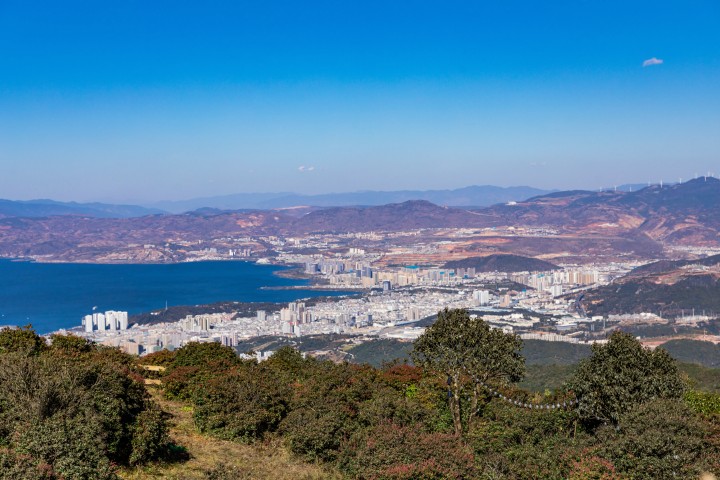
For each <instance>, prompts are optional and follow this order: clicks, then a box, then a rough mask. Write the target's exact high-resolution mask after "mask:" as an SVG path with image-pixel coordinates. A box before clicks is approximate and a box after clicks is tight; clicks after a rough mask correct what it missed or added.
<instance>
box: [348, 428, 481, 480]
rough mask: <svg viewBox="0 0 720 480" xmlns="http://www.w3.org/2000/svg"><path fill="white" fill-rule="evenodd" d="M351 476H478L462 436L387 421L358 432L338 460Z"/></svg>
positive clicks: (402, 477)
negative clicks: (424, 430) (427, 430)
mask: <svg viewBox="0 0 720 480" xmlns="http://www.w3.org/2000/svg"><path fill="white" fill-rule="evenodd" d="M338 463H339V466H340V468H341V469H342V470H343V471H344V472H345V473H347V474H348V475H350V476H353V477H358V478H367V479H398V480H399V479H411V478H412V479H416V478H417V479H434V478H438V479H439V478H443V479H453V478H455V479H459V478H476V477H477V474H478V472H477V470H476V468H475V462H474V458H473V453H472V450H471V449H470V447H469V446H467V445H466V444H465V443H464V442H463V441H462V440H461V438H459V437H457V436H454V435H449V434H439V433H435V434H428V433H424V432H422V431H420V430H418V429H416V428H412V427H402V426H399V425H393V424H391V423H384V424H382V425H379V426H377V427H375V428H371V429H367V430H364V431H360V432H358V433H356V434H355V435H354V436H353V437H352V438H351V439H350V441H349V442H348V444H347V445H346V446H345V447H344V448H343V450H342V453H341V455H340V458H339V460H338Z"/></svg>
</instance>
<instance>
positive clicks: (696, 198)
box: [0, 177, 720, 261]
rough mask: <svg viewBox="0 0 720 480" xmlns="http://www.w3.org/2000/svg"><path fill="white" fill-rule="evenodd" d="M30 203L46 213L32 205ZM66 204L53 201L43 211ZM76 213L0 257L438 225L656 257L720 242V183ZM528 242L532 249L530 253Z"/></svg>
mask: <svg viewBox="0 0 720 480" xmlns="http://www.w3.org/2000/svg"><path fill="white" fill-rule="evenodd" d="M27 204H30V205H29V206H28V205H27ZM90 205H94V204H90ZM71 206H72V205H71ZM23 207H24V208H30V209H39V208H40V207H38V206H37V205H34V204H32V202H26V204H25V205H23ZM66 207H67V205H60V206H57V205H53V204H52V203H51V204H48V205H43V206H42V208H48V209H49V208H56V209H60V208H66ZM82 208H86V205H84V206H82ZM88 208H89V207H88ZM71 210H72V211H73V214H71V215H55V216H48V217H43V218H32V217H31V216H30V215H23V216H10V215H7V213H6V214H5V218H0V255H2V256H12V255H14V256H29V255H55V254H57V253H58V252H63V251H68V250H69V249H74V250H75V251H80V250H82V251H83V252H85V253H87V257H82V258H87V259H88V261H91V259H92V258H95V256H96V255H97V253H96V252H102V251H108V249H112V248H117V247H118V246H119V245H126V244H137V245H143V244H164V243H165V242H167V241H168V239H182V240H185V241H190V240H192V241H195V240H212V239H214V238H220V237H227V236H230V235H241V236H254V235H286V236H290V235H302V234H308V233H314V232H330V233H348V232H371V231H387V232H392V231H406V230H416V229H436V228H439V229H442V228H470V229H483V228H485V229H489V232H492V229H493V228H498V227H507V228H511V227H512V228H516V229H520V230H516V231H518V232H521V231H523V230H522V229H523V228H528V227H530V228H538V229H540V230H541V231H542V230H543V229H550V231H554V232H555V233H551V234H550V235H540V236H537V235H522V234H521V235H515V236H511V237H507V238H503V239H498V240H496V241H495V242H496V243H495V244H496V245H500V244H502V245H503V248H502V249H500V250H498V251H501V252H503V253H518V254H521V255H526V256H535V255H537V254H541V253H553V254H554V253H558V254H562V253H563V252H568V251H569V250H568V248H567V247H568V246H572V249H571V250H572V251H575V252H581V251H584V253H585V254H586V255H589V256H592V255H593V254H594V253H602V252H608V251H612V250H615V251H622V252H627V253H629V254H632V255H635V256H638V257H643V256H644V257H650V258H657V255H659V254H661V253H662V250H663V248H662V246H663V245H678V246H689V245H690V246H718V245H720V180H717V179H715V178H710V177H708V178H700V179H695V180H691V181H689V182H685V183H682V184H676V185H671V186H662V187H661V186H659V185H653V186H650V187H646V188H644V189H641V190H639V191H632V192H631V191H627V192H623V191H614V190H613V191H603V192H591V191H582V190H576V191H566V192H554V193H549V194H546V195H541V196H536V197H532V198H529V199H527V200H523V201H514V202H508V203H505V204H496V205H493V206H490V207H473V208H460V207H451V206H438V205H436V204H433V203H430V202H428V201H425V200H411V201H405V202H401V203H391V204H386V205H379V206H365V207H357V206H354V207H352V206H344V207H343V206H341V207H328V208H323V207H312V208H293V209H276V210H236V211H223V210H218V209H212V208H205V209H200V210H197V211H194V212H190V213H185V214H176V215H172V214H156V215H145V216H142V217H131V216H130V215H127V216H128V217H129V218H111V216H110V214H109V213H107V211H103V210H102V209H96V210H95V211H93V212H92V214H89V215H87V214H83V213H82V210H81V209H80V208H78V209H74V210H73V209H71ZM5 211H6V212H7V211H8V210H5ZM35 211H37V210H35ZM98 212H99V213H98ZM115 215H117V212H115ZM97 217H100V218H97ZM489 232H486V234H489ZM497 242H500V243H497ZM543 242H544V243H543ZM593 242H594V243H593ZM541 244H542V245H541ZM531 245H532V246H533V248H525V247H528V246H531ZM594 245H595V246H597V249H595V247H594ZM538 246H540V247H538ZM85 253H83V255H85ZM73 258H78V257H77V255H74V256H73Z"/></svg>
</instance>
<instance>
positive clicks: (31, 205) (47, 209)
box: [0, 199, 163, 218]
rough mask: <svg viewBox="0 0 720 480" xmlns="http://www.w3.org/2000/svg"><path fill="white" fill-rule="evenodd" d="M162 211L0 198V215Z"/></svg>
mask: <svg viewBox="0 0 720 480" xmlns="http://www.w3.org/2000/svg"><path fill="white" fill-rule="evenodd" d="M156 213H163V211H162V210H158V209H156V208H147V207H141V206H138V205H114V204H109V203H76V202H57V201H55V200H44V199H43V200H3V199H0V217H27V218H37V217H50V216H53V215H78V216H86V217H97V218H131V217H142V216H144V215H153V214H156Z"/></svg>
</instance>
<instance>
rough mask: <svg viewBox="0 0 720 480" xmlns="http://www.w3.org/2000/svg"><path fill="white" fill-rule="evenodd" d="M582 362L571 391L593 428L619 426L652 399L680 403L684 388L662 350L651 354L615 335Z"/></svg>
mask: <svg viewBox="0 0 720 480" xmlns="http://www.w3.org/2000/svg"><path fill="white" fill-rule="evenodd" d="M592 352H593V354H592V356H591V357H589V358H587V359H585V360H583V361H582V362H580V365H579V367H578V369H577V371H576V372H575V375H574V377H573V379H572V380H571V381H570V383H569V385H568V388H570V389H572V390H573V391H574V392H575V394H576V395H577V396H578V397H579V398H580V404H579V408H578V413H579V415H580V418H581V419H582V420H583V421H585V422H586V423H588V424H590V425H599V424H604V423H610V424H613V425H616V424H617V423H618V422H619V421H620V417H621V416H622V414H623V413H624V412H626V411H628V410H630V409H631V408H633V407H634V406H636V405H638V404H641V403H643V402H647V401H649V400H652V399H662V398H665V399H678V398H680V397H682V395H683V392H684V391H685V388H686V386H685V384H684V382H683V379H682V377H681V376H680V372H679V370H678V367H677V363H676V362H675V360H673V358H672V357H671V356H670V355H669V354H668V353H667V352H666V351H665V350H663V349H661V348H658V349H655V350H650V349H648V348H644V347H643V346H642V344H641V343H640V342H639V341H637V340H636V339H635V338H634V337H632V336H631V335H628V334H627V333H622V332H615V333H613V334H612V335H611V336H610V338H609V340H608V342H607V343H606V344H604V345H602V344H595V345H593V348H592Z"/></svg>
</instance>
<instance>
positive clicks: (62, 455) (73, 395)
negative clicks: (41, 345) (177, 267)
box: [0, 332, 167, 479]
mask: <svg viewBox="0 0 720 480" xmlns="http://www.w3.org/2000/svg"><path fill="white" fill-rule="evenodd" d="M33 334H34V332H22V333H21V335H20V336H19V337H18V336H14V337H12V338H13V339H14V340H17V338H23V339H25V340H27V339H32V335H33ZM5 340H8V337H5ZM14 340H13V341H12V342H8V341H6V342H5V345H6V347H7V346H8V345H17V344H21V345H27V342H24V341H22V342H19V343H18V342H15V341H14ZM55 340H56V342H55V344H54V345H53V347H51V348H49V349H42V351H40V352H37V353H36V354H30V355H29V354H28V350H27V349H25V348H19V349H8V348H6V350H5V351H4V352H5V353H2V354H0V445H4V446H6V447H7V448H6V450H5V451H4V453H3V460H2V461H3V462H4V464H6V465H4V467H3V469H4V470H7V471H13V469H16V470H17V469H19V468H21V467H17V468H16V467H14V466H13V465H21V466H22V468H24V469H26V470H28V471H33V472H34V470H33V469H38V468H39V469H40V473H37V477H38V478H45V477H47V478H54V477H53V476H56V477H58V478H67V479H70V478H81V479H82V478H88V479H90V478H92V479H111V478H115V474H114V473H113V471H114V467H113V465H114V464H123V465H126V464H129V463H130V462H131V461H132V462H133V463H138V462H143V461H147V460H150V459H152V458H154V457H156V456H158V455H159V454H160V450H162V448H163V444H166V443H167V442H164V443H163V432H167V427H166V426H165V420H164V419H163V418H162V417H161V416H159V415H158V414H157V412H156V411H155V409H153V407H152V402H150V400H149V396H148V394H147V391H146V390H145V387H144V385H143V384H142V383H141V380H142V379H141V378H139V377H138V376H137V375H136V374H134V373H133V372H132V370H131V369H130V368H129V367H130V365H129V363H128V356H127V355H125V354H123V353H121V352H119V351H118V350H117V349H109V348H101V347H97V346H95V345H92V344H89V343H87V342H84V341H82V339H80V340H78V339H77V338H76V337H72V336H56V337H55ZM31 343H32V342H31ZM131 457H132V459H131ZM36 467H37V468H36ZM45 473H47V475H45ZM3 475H5V472H4V471H3ZM7 475H9V474H7ZM7 475H6V476H7ZM43 475H45V477H43ZM3 478H4V477H3ZM9 478H12V477H9ZM18 478H22V477H18Z"/></svg>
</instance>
